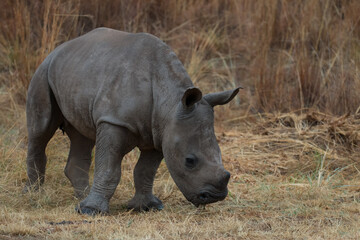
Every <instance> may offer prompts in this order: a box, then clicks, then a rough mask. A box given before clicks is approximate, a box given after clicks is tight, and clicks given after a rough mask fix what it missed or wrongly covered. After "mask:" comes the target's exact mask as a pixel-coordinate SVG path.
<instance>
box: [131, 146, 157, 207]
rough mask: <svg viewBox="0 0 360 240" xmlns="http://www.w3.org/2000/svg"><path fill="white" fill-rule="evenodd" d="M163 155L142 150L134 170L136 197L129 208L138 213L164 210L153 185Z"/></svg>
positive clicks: (153, 151)
mask: <svg viewBox="0 0 360 240" xmlns="http://www.w3.org/2000/svg"><path fill="white" fill-rule="evenodd" d="M162 158H163V154H162V153H161V152H158V151H155V150H142V151H141V154H140V158H139V160H138V162H137V164H136V166H135V169H134V182H135V196H134V197H133V198H132V199H131V200H130V201H129V203H128V208H129V209H134V210H136V211H141V210H144V211H148V210H150V209H156V210H161V209H163V205H162V202H161V201H160V200H159V199H158V198H157V197H155V196H154V195H153V192H152V189H153V183H154V179H155V174H156V170H157V169H158V167H159V165H160V163H161V160H162Z"/></svg>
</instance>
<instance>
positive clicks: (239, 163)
mask: <svg viewBox="0 0 360 240" xmlns="http://www.w3.org/2000/svg"><path fill="white" fill-rule="evenodd" d="M1 110H2V111H3V110H4V109H1ZM17 111H18V112H17ZM17 111H11V112H9V113H10V114H12V115H14V116H15V118H12V119H11V120H12V121H5V120H6V119H4V118H2V119H1V120H2V121H1V123H2V125H1V126H2V129H1V138H0V142H1V149H0V154H1V162H0V163H1V167H0V169H1V170H0V188H1V191H0V200H1V206H2V207H1V210H0V211H1V216H2V217H1V218H0V238H4V239H358V238H359V237H360V231H359V229H360V221H359V216H360V184H359V182H360V171H359V169H360V162H359V159H360V151H359V147H358V144H359V142H360V135H359V132H360V131H359V130H360V129H359V126H360V124H359V121H360V118H359V117H360V116H359V115H352V116H344V117H342V118H341V117H340V118H335V117H331V116H326V115H324V114H320V113H316V112H313V113H311V114H304V115H298V114H295V113H290V114H285V115H279V116H275V115H266V116H265V115H262V116H261V117H259V116H257V117H255V116H247V117H243V118H241V119H238V118H233V119H228V122H227V123H225V124H222V125H218V126H217V127H216V132H217V136H218V141H219V143H220V146H221V149H222V152H223V159H224V160H223V161H224V165H225V167H226V168H227V169H228V170H229V171H230V172H231V174H232V177H231V181H230V183H229V196H228V197H227V198H226V200H225V201H222V202H219V203H215V204H212V205H208V206H206V208H205V209H197V208H195V207H194V206H192V205H191V204H190V203H189V202H187V201H186V200H185V198H184V197H183V196H182V194H181V193H180V191H179V190H178V189H177V187H176V186H175V184H174V182H173V180H172V179H171V178H170V176H169V173H168V171H167V169H166V167H165V164H162V165H161V167H160V169H159V171H158V173H157V177H156V180H155V188H154V191H155V193H156V195H158V196H159V197H160V199H161V200H162V201H163V202H164V204H165V209H164V210H163V211H161V212H148V213H133V212H131V211H130V212H129V211H127V210H126V209H125V206H126V202H127V201H128V200H129V199H130V198H131V197H132V194H133V193H134V185H133V180H132V170H133V168H134V166H135V163H136V158H137V157H138V151H137V150H134V151H133V152H131V153H130V154H129V155H128V156H126V157H125V159H124V161H123V174H122V180H121V183H120V185H119V186H118V188H117V190H116V193H115V195H114V197H113V199H112V201H111V207H110V215H109V216H99V217H95V218H93V217H89V216H81V215H79V214H77V213H75V211H74V206H75V205H76V204H77V203H78V202H77V200H76V199H74V197H73V196H72V188H71V186H70V182H69V181H68V180H67V179H66V177H65V176H64V174H63V168H64V166H65V163H66V157H67V153H68V145H69V143H68V139H67V138H66V137H65V136H63V135H62V133H61V131H58V132H57V134H56V136H55V137H54V138H53V139H52V141H51V142H50V144H49V146H48V149H47V154H48V158H49V162H48V167H47V175H46V183H45V185H44V186H43V188H42V190H41V191H40V192H33V193H30V194H25V195H23V194H22V193H21V189H22V187H23V186H24V183H25V180H26V173H25V172H26V171H25V158H26V137H25V134H24V131H25V127H24V126H25V116H24V111H23V109H22V108H21V107H19V109H18V110H17ZM14 119H16V120H14ZM8 120H9V119H8ZM64 221H65V222H64Z"/></svg>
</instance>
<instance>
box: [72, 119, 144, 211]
mask: <svg viewBox="0 0 360 240" xmlns="http://www.w3.org/2000/svg"><path fill="white" fill-rule="evenodd" d="M136 145H137V138H136V136H135V135H133V134H132V133H131V132H130V131H129V130H127V129H126V128H123V127H119V126H115V125H112V124H107V123H105V122H103V123H101V124H100V126H98V128H97V130H96V143H95V146H96V150H95V172H94V182H93V184H92V186H91V189H90V193H89V195H88V196H87V197H86V198H85V199H84V200H83V201H81V202H80V204H79V205H78V206H77V207H76V211H77V212H79V213H81V214H88V215H96V214H99V213H101V214H106V213H108V212H109V201H110V198H111V197H112V196H113V195H114V192H115V190H116V187H117V185H118V184H119V181H120V177H121V161H122V158H123V157H124V156H125V154H127V153H128V152H130V151H131V150H132V149H133V148H134V147H135V146H136Z"/></svg>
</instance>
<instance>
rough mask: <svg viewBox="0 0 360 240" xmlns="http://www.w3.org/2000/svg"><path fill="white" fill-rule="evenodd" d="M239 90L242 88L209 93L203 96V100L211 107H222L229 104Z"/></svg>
mask: <svg viewBox="0 0 360 240" xmlns="http://www.w3.org/2000/svg"><path fill="white" fill-rule="evenodd" d="M239 89H242V87H237V88H235V89H233V90H228V91H223V92H216V93H209V94H206V95H205V96H204V99H205V100H206V101H207V102H208V103H209V104H210V105H211V106H212V107H215V106H216V105H224V104H226V103H228V102H230V101H231V100H232V99H233V98H234V97H235V96H236V94H238V92H239Z"/></svg>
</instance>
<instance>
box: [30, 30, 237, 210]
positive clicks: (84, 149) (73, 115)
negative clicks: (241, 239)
mask: <svg viewBox="0 0 360 240" xmlns="http://www.w3.org/2000/svg"><path fill="white" fill-rule="evenodd" d="M238 91H239V88H236V89H234V90H230V91H224V92H218V93H211V94H207V95H205V96H202V93H201V91H200V90H199V89H198V88H196V87H194V86H193V83H192V82H191V80H190V78H189V76H188V74H187V72H186V71H185V69H184V67H183V65H182V64H181V62H180V61H179V59H178V58H177V57H176V55H175V53H174V52H173V51H172V50H171V49H170V47H168V46H167V45H166V44H165V43H164V42H163V41H161V40H159V39H158V38H156V37H154V36H152V35H150V34H146V33H137V34H131V33H125V32H121V31H117V30H112V29H108V28H99V29H95V30H93V31H91V32H89V33H87V34H85V35H83V36H81V37H79V38H76V39H73V40H71V41H68V42H65V43H64V44H62V45H60V46H58V47H57V48H56V49H55V50H54V51H53V52H51V53H50V54H49V56H48V57H47V58H46V59H45V60H44V62H43V63H42V64H41V65H40V66H39V68H38V69H37V71H36V72H35V74H34V76H33V78H32V80H31V83H30V86H29V90H28V96H27V104H26V114H27V127H28V154H27V174H28V180H27V183H26V186H25V189H24V191H27V190H29V189H37V188H38V187H39V185H41V184H42V183H43V182H44V175H45V166H46V155H45V148H46V145H47V143H48V142H49V140H50V138H51V137H52V136H53V134H54V133H55V131H56V130H57V129H58V128H59V127H60V128H61V129H62V130H63V131H64V132H65V133H66V134H67V135H68V137H69V138H70V141H71V144H70V153H69V157H68V160H67V164H66V167H65V170H64V171H65V175H66V176H67V177H68V178H69V180H70V182H71V184H72V185H73V187H74V189H75V195H76V196H77V197H78V198H80V199H83V200H82V201H81V203H80V204H79V206H78V207H77V211H78V212H79V213H83V214H91V215H92V214H97V213H107V212H108V211H109V200H110V198H111V197H112V196H113V194H114V191H115V189H116V187H117V185H118V183H119V181H120V175H121V161H122V158H123V157H124V155H125V154H127V153H128V152H129V151H131V150H132V149H133V148H135V147H138V148H139V149H140V151H141V154H140V158H139V160H138V162H137V164H136V166H135V169H134V182H135V190H136V191H135V196H134V197H133V198H132V199H131V200H130V202H129V203H128V207H129V208H133V209H135V210H148V209H151V208H154V209H162V208H163V205H162V202H161V201H160V200H159V199H158V198H157V197H155V196H154V195H153V192H152V188H153V182H154V177H155V173H156V170H157V168H158V167H159V164H160V162H161V160H162V159H163V158H165V160H166V165H167V167H168V170H169V172H170V174H171V176H172V178H173V179H174V181H175V183H176V185H177V186H178V187H179V189H180V191H181V192H182V193H183V194H184V196H185V197H186V199H188V200H189V201H190V202H192V203H193V204H194V205H196V206H198V205H200V204H208V203H212V202H216V201H219V200H223V199H224V198H225V197H226V196H227V184H228V181H229V178H230V173H229V172H228V171H226V170H225V169H224V167H223V165H222V160H221V153H220V149H219V146H218V143H217V141H216V138H215V134H214V114H213V107H214V106H216V105H222V104H226V103H228V102H229V101H230V100H231V99H233V98H234V97H235V95H236V94H237V93H238ZM94 145H95V146H96V151H95V152H96V153H95V173H94V182H93V184H92V187H91V189H90V188H89V167H90V163H91V152H92V149H93V147H94Z"/></svg>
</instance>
